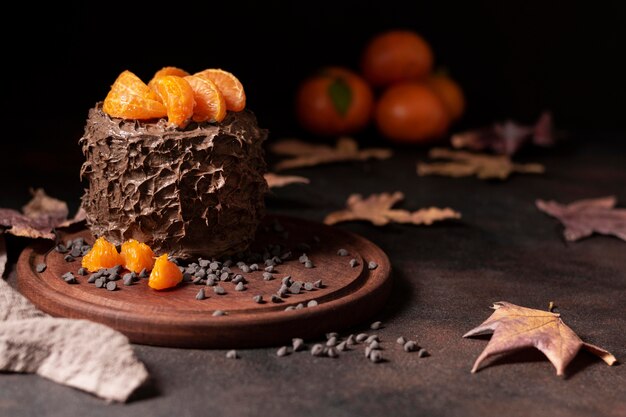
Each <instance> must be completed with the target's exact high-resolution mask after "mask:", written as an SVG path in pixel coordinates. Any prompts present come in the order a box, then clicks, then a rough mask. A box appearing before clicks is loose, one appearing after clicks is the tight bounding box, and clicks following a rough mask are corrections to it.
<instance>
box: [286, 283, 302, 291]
mask: <svg viewBox="0 0 626 417" xmlns="http://www.w3.org/2000/svg"><path fill="white" fill-rule="evenodd" d="M301 289H302V284H300V283H299V282H294V283H293V284H291V286H290V287H289V292H290V293H292V294H300V290H301Z"/></svg>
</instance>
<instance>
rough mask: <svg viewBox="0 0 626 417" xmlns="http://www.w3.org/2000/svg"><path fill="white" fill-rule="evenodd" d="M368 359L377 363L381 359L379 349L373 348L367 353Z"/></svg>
mask: <svg viewBox="0 0 626 417" xmlns="http://www.w3.org/2000/svg"><path fill="white" fill-rule="evenodd" d="M369 358H370V361H372V362H374V363H379V362H382V361H383V354H382V352H381V351H380V350H373V351H372V353H370V355H369Z"/></svg>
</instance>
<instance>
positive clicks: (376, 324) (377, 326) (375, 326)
mask: <svg viewBox="0 0 626 417" xmlns="http://www.w3.org/2000/svg"><path fill="white" fill-rule="evenodd" d="M382 324H383V323H382V322H380V321H375V322H374V323H372V324H370V329H372V330H378V329H380V327H381V326H382Z"/></svg>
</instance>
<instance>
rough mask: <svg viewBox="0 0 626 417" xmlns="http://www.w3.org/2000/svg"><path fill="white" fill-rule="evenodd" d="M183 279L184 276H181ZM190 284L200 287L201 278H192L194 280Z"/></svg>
mask: <svg viewBox="0 0 626 417" xmlns="http://www.w3.org/2000/svg"><path fill="white" fill-rule="evenodd" d="M183 279H184V275H183ZM191 282H192V283H194V284H196V285H201V284H202V283H203V282H202V278H200V277H194V279H193V280H192V281H191Z"/></svg>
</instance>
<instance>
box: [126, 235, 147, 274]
mask: <svg viewBox="0 0 626 417" xmlns="http://www.w3.org/2000/svg"><path fill="white" fill-rule="evenodd" d="M120 255H122V258H123V259H124V264H123V265H124V268H126V269H128V270H129V271H132V272H136V273H140V272H141V271H142V270H143V269H145V270H146V271H150V270H152V266H153V265H154V252H153V251H152V249H150V246H148V245H146V244H145V243H142V242H139V241H137V240H134V239H130V240H127V241H126V242H124V243H123V244H122V251H121V253H120Z"/></svg>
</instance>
